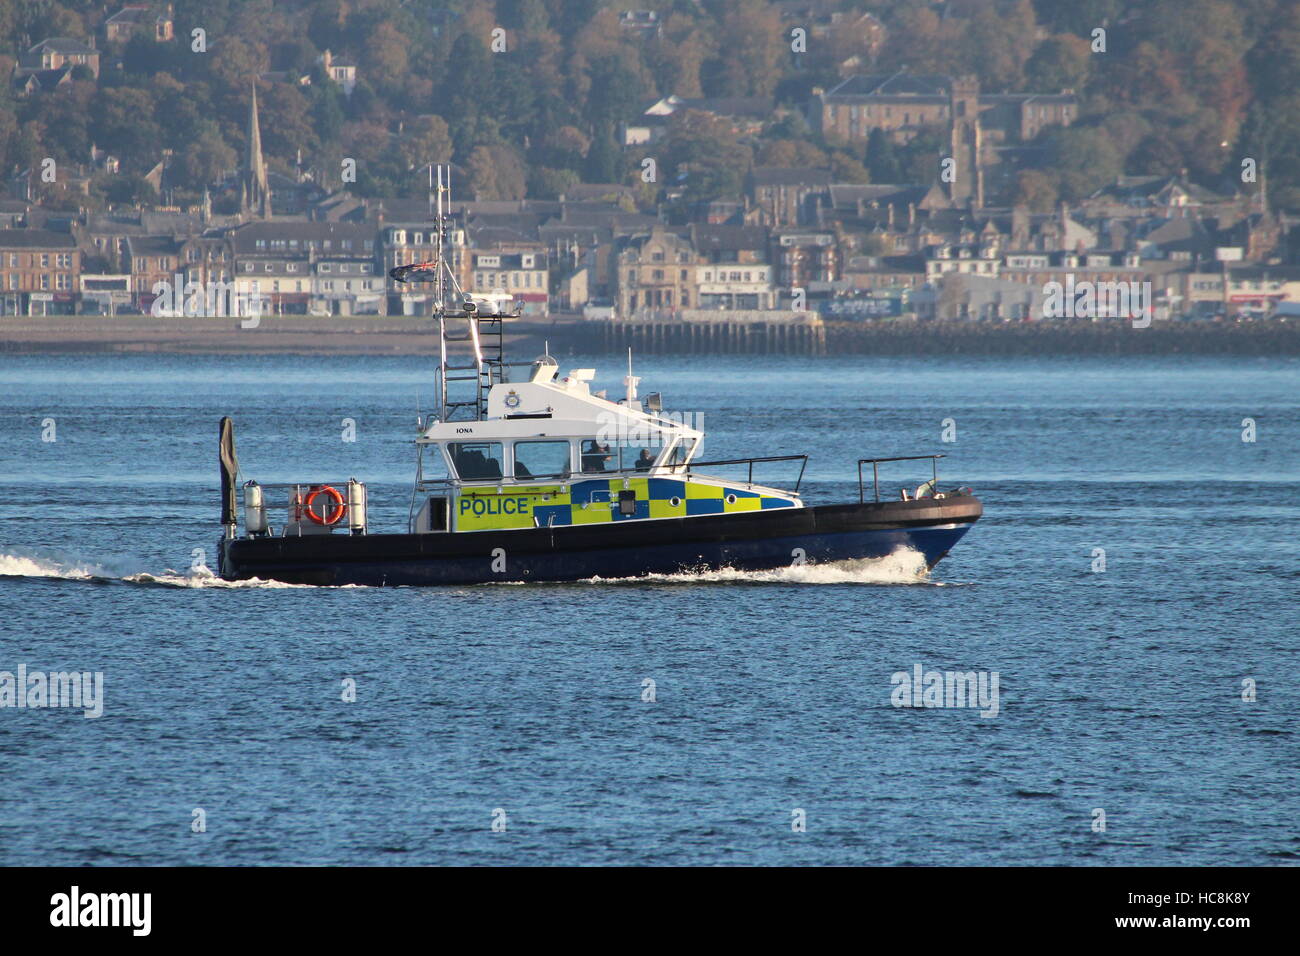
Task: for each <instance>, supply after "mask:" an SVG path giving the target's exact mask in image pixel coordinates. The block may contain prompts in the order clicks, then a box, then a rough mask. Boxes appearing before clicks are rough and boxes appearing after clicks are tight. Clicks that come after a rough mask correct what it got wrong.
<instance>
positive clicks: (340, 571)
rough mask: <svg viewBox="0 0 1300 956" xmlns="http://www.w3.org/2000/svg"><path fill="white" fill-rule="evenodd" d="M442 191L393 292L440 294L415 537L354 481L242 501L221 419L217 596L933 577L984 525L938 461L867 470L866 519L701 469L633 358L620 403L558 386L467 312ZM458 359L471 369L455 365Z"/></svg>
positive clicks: (859, 506)
mask: <svg viewBox="0 0 1300 956" xmlns="http://www.w3.org/2000/svg"><path fill="white" fill-rule="evenodd" d="M444 191H445V186H444V185H443V183H442V177H441V175H440V177H439V188H438V205H439V209H438V218H437V220H436V221H437V223H438V226H439V230H438V233H437V234H436V236H437V238H436V240H435V249H436V255H435V259H434V261H432V262H424V263H415V264H411V265H406V266H398V267H396V268H394V269H393V270H392V271H391V272H390V276H391V277H392V278H393V279H394V280H395V281H398V282H409V281H422V282H432V283H433V285H434V287H435V299H434V302H435V306H436V308H435V317H436V319H437V325H438V331H439V342H440V345H439V352H440V361H439V365H438V369H437V374H436V379H435V386H436V390H437V394H438V398H439V408H438V412H437V415H436V417H434V418H432V419H431V420H429V421H423V422H421V423H420V425H419V429H418V431H417V435H416V438H415V445H416V451H417V469H416V480H415V484H414V490H413V494H412V497H411V503H410V508H409V511H408V524H407V527H406V529H405V531H402V532H396V533H389V532H376V531H372V530H371V528H370V527H369V525H368V520H367V517H368V514H367V512H368V507H367V505H368V502H367V491H366V486H365V484H364V483H362V482H360V481H356V480H355V479H349V480H347V481H337V482H328V481H304V482H297V483H290V484H278V485H269V484H268V485H261V484H258V483H257V482H256V481H252V480H249V481H245V482H243V484H242V485H241V484H240V481H239V478H240V475H239V463H238V459H237V458H236V454H235V443H234V427H233V423H232V421H231V419H229V418H223V419H222V420H221V424H220V430H219V461H220V473H221V488H222V507H221V521H222V526H223V529H224V530H223V536H222V539H221V541H220V544H219V547H218V553H219V569H220V574H221V576H222V577H223V578H226V579H228V580H239V579H250V578H259V579H265V580H275V581H282V582H287V583H292V584H310V585H348V584H353V585H374V586H401V585H436V584H451V585H463V584H476V583H485V582H494V581H511V582H531V581H536V582H545V581H574V580H584V579H591V578H621V577H638V576H644V575H651V574H679V573H690V572H696V571H705V570H718V569H724V568H731V569H736V570H771V569H776V568H783V567H788V566H792V565H803V564H817V563H824V562H836V561H845V560H854V559H862V558H883V557H886V556H888V555H890V554H892V553H894V552H896V551H898V550H900V549H913V550H915V551H918V552H920V553H921V554H922V555H924V558H925V563H926V565H927V566H928V567H933V566H934V565H935V564H936V563H937V562H938V561H939V560H940V559H941V558H943V557H944V556H945V555H947V554H948V552H949V550H950V549H951V548H952V547H953V545H954V544H956V543H957V541H958V540H960V539H961V537H962V536H963V535H964V534H965V533H966V532H967V531H968V530H969V529H970V527H971V526H972V525H973V524H974V523H975V522H976V521H977V520H978V519H979V518H980V516H981V514H982V513H983V509H982V506H981V504H980V501H979V499H977V498H976V497H974V495H973V494H972V493H971V492H970V490H969V489H966V488H948V489H941V488H940V486H939V480H938V470H937V462H938V459H939V458H942V457H943V456H942V455H922V456H905V457H889V458H863V459H859V460H858V462H857V469H858V500H857V501H856V502H850V503H846V504H824V505H823V504H819V505H808V504H805V503H804V501H803V500H802V498H801V497H800V494H799V487H800V484H801V483H802V478H803V473H804V468H805V467H806V464H807V456H806V455H781V456H773V457H767V458H744V459H728V460H721V461H703V460H700V450H701V447H702V443H703V440H704V434H703V432H702V431H700V430H698V429H697V428H694V427H692V423H691V420H690V418H689V416H680V415H673V414H671V413H668V412H665V411H664V408H663V403H662V400H661V399H660V396H659V395H658V394H648V395H647V396H646V397H645V399H644V400H643V399H642V398H640V397H639V395H638V386H639V384H640V380H639V379H638V378H637V377H636V376H635V375H633V374H632V369H631V361H630V358H629V367H628V374H627V376H626V378H625V379H624V385H625V387H626V392H625V394H624V396H623V397H622V398H621V399H617V400H612V399H610V398H607V397H606V396H605V394H604V393H601V392H593V391H592V389H591V382H592V380H593V378H594V376H595V372H594V370H592V369H573V370H570V371H569V372H568V373H567V374H564V375H561V374H560V369H559V366H558V364H557V362H556V361H555V359H554V358H553V357H551V356H550V355H543V356H541V357H539V358H537V359H536V360H534V361H532V362H525V363H509V362H506V361H505V359H504V355H503V351H504V349H503V345H502V343H503V323H505V322H506V321H508V319H509V318H510V317H511V314H512V313H511V309H510V307H509V304H508V302H507V301H506V300H504V299H503V298H500V297H485V296H476V295H466V294H465V293H463V292H462V291H461V290H460V289H459V288H458V287H456V284H455V276H454V275H453V274H452V273H451V271H450V269H448V268H446V266H445V263H444V261H443V258H442V255H441V246H442V240H443V234H444V233H445V231H446V226H447V217H446V216H445V215H444V214H443V212H442V207H443V195H444ZM448 293H450V294H451V295H453V296H454V297H455V298H454V299H453V301H456V302H458V303H459V305H458V307H457V308H456V309H454V310H449V309H447V308H446V307H445V304H444V303H445V302H446V300H447V296H448ZM457 333H459V334H457ZM457 342H460V343H462V344H463V345H464V346H465V348H464V349H462V350H461V351H463V352H465V353H467V354H466V355H465V357H464V358H458V357H457V356H456V355H454V354H453V352H455V351H457V349H456V343H457ZM900 461H925V462H928V463H929V465H930V468H929V472H930V476H931V477H930V478H929V479H928V480H926V481H924V482H923V483H922V484H921V485H920V486H919V487H917V488H916V489H915V491H911V490H909V489H903V490H901V491H900V492H899V493H898V497H897V498H893V499H887V500H882V499H881V495H880V467H881V465H884V464H887V463H891V462H900ZM772 462H787V463H789V465H788V467H790V468H791V469H792V470H793V467H794V465H795V464H796V463H797V464H798V477H797V478H796V480H795V482H794V486H793V488H792V489H788V490H787V489H782V488H777V487H771V486H768V485H764V484H759V483H756V482H755V481H754V467H755V465H764V466H766V465H767V463H772ZM868 466H870V469H871V470H870V473H869V474H870V477H869V478H868V472H867V471H866V469H867V467H868ZM716 470H722V471H727V472H737V471H739V473H741V474H743V477H739V476H738V477H722V476H719V474H718V473H717V471H716ZM241 492H242V503H241V501H240V498H241ZM241 505H242V506H241ZM281 508H283V509H284V510H283V511H281V510H280V509H281ZM241 512H242V517H243V522H242V524H243V527H242V531H241V529H240V527H239V525H240V521H239V518H240V513H241Z"/></svg>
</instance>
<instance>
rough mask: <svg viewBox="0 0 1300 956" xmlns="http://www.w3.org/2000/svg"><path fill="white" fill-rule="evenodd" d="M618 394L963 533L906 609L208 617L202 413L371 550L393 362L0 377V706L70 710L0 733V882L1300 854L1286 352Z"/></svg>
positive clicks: (255, 472) (909, 366)
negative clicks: (995, 699)
mask: <svg viewBox="0 0 1300 956" xmlns="http://www.w3.org/2000/svg"><path fill="white" fill-rule="evenodd" d="M590 365H595V366H596V367H597V368H598V369H599V371H600V374H599V375H598V378H597V382H596V385H595V387H597V388H601V387H608V388H609V389H610V391H611V393H615V394H616V393H619V392H620V390H621V379H622V375H623V374H624V369H623V368H622V367H621V365H622V361H621V360H620V359H618V358H615V357H605V358H592V357H589V356H588V357H584V356H575V357H568V358H564V359H562V361H561V368H562V369H563V370H567V369H569V368H571V367H581V366H590ZM637 374H639V375H641V376H643V377H644V378H643V383H642V393H643V394H644V393H645V392H647V391H660V392H662V393H663V395H664V399H665V405H666V407H667V408H668V409H669V410H677V411H689V412H691V413H694V414H702V415H703V426H704V428H705V429H706V430H707V431H708V433H709V439H708V441H707V442H706V445H705V448H704V450H703V454H704V456H705V457H706V458H731V457H737V456H742V455H781V454H793V453H801V452H808V453H810V454H811V455H812V459H811V462H810V464H809V467H808V472H807V474H806V476H805V478H804V486H803V491H804V492H805V498H806V500H807V501H808V502H810V503H829V502H835V501H847V500H856V497H857V493H858V492H857V478H856V471H855V465H854V462H855V460H856V459H858V458H860V457H865V456H889V455H908V454H926V453H931V452H935V453H943V454H946V455H947V456H948V457H947V458H946V459H944V460H943V461H942V462H941V471H940V476H941V479H942V483H943V484H945V485H948V484H951V485H957V484H960V485H968V486H970V487H972V488H973V489H974V490H975V493H976V494H977V495H979V496H980V497H981V498H982V499H983V501H984V506H985V517H984V518H983V520H982V521H980V522H979V523H978V524H977V525H976V526H975V528H974V529H973V530H972V531H971V532H970V533H969V534H968V535H967V536H966V538H965V539H964V540H963V541H961V543H960V544H959V545H958V546H957V547H956V548H955V549H954V551H953V553H952V555H951V556H950V557H949V558H948V559H947V560H945V561H944V562H943V563H941V564H940V565H939V566H938V567H937V568H936V569H935V570H934V571H933V572H931V573H930V574H929V576H928V577H927V576H926V575H925V574H924V573H921V572H919V571H918V569H917V568H916V567H915V565H914V564H910V563H909V562H908V561H907V560H905V559H906V555H902V556H898V558H897V559H888V560H886V561H882V562H876V563H864V564H853V565H842V566H841V565H831V566H822V567H818V566H813V567H803V568H792V569H790V570H788V571H782V572H770V573H755V574H744V573H735V572H719V573H714V574H704V575H682V576H679V577H661V578H655V579H650V580H641V581H623V582H619V581H603V580H593V581H587V582H581V583H577V584H568V585H545V584H527V585H504V584H498V585H485V586H480V587H466V588H454V589H424V590H421V589H369V588H341V589H329V588H312V587H289V586H283V585H274V584H259V583H256V582H254V583H248V582H245V583H243V584H241V585H239V586H234V585H228V584H225V583H224V582H221V581H220V580H218V579H216V578H214V577H213V575H212V573H211V572H210V571H208V570H207V568H208V567H209V566H211V567H215V564H216V561H215V552H214V545H215V542H216V541H217V538H218V535H219V527H218V507H219V500H218V492H217V460H216V438H217V421H218V419H219V417H220V416H221V415H223V414H230V415H232V416H233V417H234V419H235V422H236V438H237V445H238V452H239V457H240V463H241V466H242V470H243V474H244V476H245V477H253V478H256V479H258V480H259V481H262V482H273V481H289V480H308V481H309V480H313V479H329V480H335V479H339V478H346V477H348V476H353V475H355V476H356V477H357V478H359V479H362V480H365V481H367V482H369V483H370V500H371V527H372V529H373V530H395V531H396V530H405V523H406V516H407V511H408V506H409V503H410V482H411V479H412V476H413V470H414V450H413V446H412V444H411V439H412V438H413V436H414V433H415V419H416V414H417V408H418V409H422V410H423V411H425V412H427V411H428V410H429V406H430V404H431V398H430V396H431V394H432V388H431V377H432V376H431V364H430V362H429V361H427V360H425V359H419V358H384V357H306V356H296V357H255V356H198V357H194V356H167V355H140V354H131V355H97V356H84V355H83V356H76V355H68V356H30V357H23V356H12V355H6V356H0V672H6V671H7V672H15V673H16V671H17V669H18V667H19V666H20V665H23V666H25V667H26V668H27V669H28V671H29V672H31V671H43V672H53V671H79V672H83V671H84V672H87V673H95V672H97V673H101V674H102V675H103V684H102V686H103V699H102V716H100V717H98V718H87V717H85V716H83V711H81V710H76V709H73V708H53V707H45V708H40V707H26V708H18V707H3V708H0V768H2V770H3V786H2V787H0V864H40V865H59V864H101V865H114V864H145V865H151V864H225V865H258V864H347V865H359V864H381V865H384V864H394V865H403V864H422V865H423V864H706V865H710V864H761V865H767V864H938V865H945V864H993V865H1001V864H1048V865H1055V864H1065V865H1103V866H1112V865H1161V864H1170V865H1205V864H1209V865H1240V864H1265V865H1270V864H1272V865H1294V864H1296V863H1297V861H1300V724H1298V723H1297V716H1296V715H1297V705H1298V704H1300V695H1298V693H1297V689H1298V684H1300V649H1298V648H1300V633H1298V629H1297V621H1298V620H1300V615H1298V614H1297V608H1298V607H1300V600H1298V598H1300V593H1298V592H1300V544H1298V543H1297V531H1298V529H1300V521H1298V519H1300V362H1297V361H1296V360H1295V359H1281V358H1279V359H1230V358H1225V359H1222V360H1220V359H1215V358H1187V357H1169V358H1163V359H1151V358H1141V359H1128V358H1112V359H1100V358H1090V359H1070V358H1037V359H1034V358H1020V359H910V360H900V359H892V358H891V359H872V358H862V357H851V358H850V357H846V358H842V359H838V358H830V359H822V360H816V359H804V358H778V357H770V358H769V357H764V358H757V357H726V358H705V357H698V358H692V359H685V360H675V359H674V360H670V359H667V358H645V359H641V360H639V361H638V363H637ZM344 419H352V420H353V421H354V422H355V429H356V441H355V442H347V441H344V440H342V436H343V429H344V422H343V420H344ZM1247 419H1249V420H1250V422H1247V421H1246V420H1247ZM945 420H951V422H950V423H947V430H948V435H947V437H949V438H955V439H956V440H955V441H944V440H943V438H944V437H945V436H944V431H945ZM1251 423H1253V429H1254V434H1253V436H1252V435H1251V434H1250V428H1251ZM51 427H52V429H53V430H52V431H51ZM1243 435H1245V437H1253V438H1254V440H1253V441H1244V440H1243ZM50 437H53V438H54V439H55V440H52V441H51V440H43V439H45V438H50ZM770 467H771V468H772V470H771V471H770V472H768V473H762V472H760V474H758V475H756V477H758V478H761V479H763V480H765V481H769V482H770V483H773V484H781V483H783V482H784V481H785V480H786V479H788V480H791V481H792V480H793V478H794V474H793V472H792V471H790V470H788V469H787V470H786V471H784V472H783V471H781V467H783V466H770ZM925 477H928V466H915V467H914V466H910V465H898V466H894V469H893V470H887V471H886V472H884V474H883V476H882V484H883V485H884V486H885V488H886V490H887V493H888V494H890V495H896V494H897V490H898V488H900V487H903V486H905V485H906V486H908V487H914V486H915V485H916V484H917V483H919V481H920V480H921V479H923V478H925ZM1099 559H1104V565H1102V564H1100V563H1099ZM1103 567H1104V569H1103ZM917 665H920V667H921V668H922V669H923V670H924V671H927V672H928V671H930V670H936V671H940V672H946V671H956V672H967V671H975V672H981V673H985V674H992V673H994V672H996V674H997V675H998V678H999V687H1000V698H999V706H998V710H997V713H996V716H981V712H980V710H978V709H974V708H970V707H966V708H962V707H933V708H926V707H918V708H903V707H896V706H893V704H892V703H891V692H892V691H893V690H894V684H893V682H892V675H894V674H895V673H897V672H908V673H910V672H912V671H913V669H914V668H915V667H916V666H917ZM348 679H350V680H351V681H354V682H355V688H356V690H355V696H356V699H355V701H351V702H349V701H345V700H344V699H343V697H344V696H345V694H344V687H345V681H346V680H348ZM647 681H653V682H654V684H653V687H654V698H655V699H654V700H645V699H643V695H645V694H646V690H645V688H646V687H648V686H649V685H648V684H647V683H646V682H647ZM1252 697H1253V699H1250V698H1252ZM196 810H202V813H201V814H196ZM1098 811H1101V814H1102V815H1099V814H1098ZM200 819H201V820H202V824H203V825H202V826H201V827H200V826H199V825H198V822H197V821H199V820H200ZM494 821H495V822H496V823H497V828H496V829H494V827H493V823H494ZM800 821H803V823H804V826H803V829H802V832H801V831H800V828H799V827H798V826H797V824H798V823H799V822H800ZM1099 823H1104V827H1103V826H1100V825H1099ZM196 829H199V830H201V832H195V831H196Z"/></svg>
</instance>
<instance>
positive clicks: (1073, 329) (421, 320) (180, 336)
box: [0, 316, 1300, 358]
mask: <svg viewBox="0 0 1300 956" xmlns="http://www.w3.org/2000/svg"><path fill="white" fill-rule="evenodd" d="M239 321H240V320H239V319H237V318H166V319H156V318H152V317H149V316H119V317H115V318H108V317H103V316H48V317H40V316H3V317H0V353H2V354H8V355H59V354H97V353H161V354H181V355H185V354H191V355H203V354H208V355H270V354H333V355H433V354H435V353H436V351H437V348H438V339H437V335H436V334H435V333H434V330H433V321H432V319H431V318H430V317H428V316H333V317H317V316H273V317H270V316H269V317H266V318H264V319H263V320H262V322H261V324H260V325H259V326H258V327H257V328H252V329H245V328H241V327H240V324H239ZM509 328H510V329H511V332H510V333H508V334H507V336H506V347H507V351H508V352H509V353H511V354H514V355H516V356H520V355H531V354H533V353H535V352H536V353H540V352H541V351H542V349H543V347H544V343H549V345H550V347H551V348H552V349H560V350H565V351H573V352H577V353H580V354H582V353H585V354H600V353H609V354H617V353H621V352H623V351H624V350H625V349H626V348H627V346H629V345H632V346H634V347H635V348H636V350H637V351H639V352H642V353H644V354H703V355H709V354H721V351H720V350H716V349H708V348H698V347H683V346H681V345H678V346H676V347H670V346H667V345H666V344H665V343H662V342H661V343H653V342H645V341H640V340H638V341H635V342H634V341H633V340H632V337H631V336H630V335H629V336H627V337H626V338H627V340H626V341H621V338H623V336H620V335H619V334H618V333H619V330H617V329H616V331H615V334H614V335H613V336H612V341H606V339H605V337H604V336H603V335H602V334H601V333H600V331H599V330H598V328H597V325H596V323H587V322H585V321H583V320H580V319H572V318H560V319H554V320H535V319H533V320H529V319H522V320H518V321H516V322H513V323H511V325H510V326H509ZM726 351H727V352H733V351H735V350H732V349H727V350H726ZM740 351H746V352H750V354H759V353H763V352H765V351H766V350H764V349H761V348H759V349H755V350H753V351H750V350H740ZM776 354H780V352H779V351H778V352H777V353H776ZM791 354H794V353H791ZM825 354H827V355H846V354H848V355H891V356H894V355H896V356H906V355H990V356H997V355H1003V356H1014V355H1224V354H1228V355H1239V356H1252V355H1253V356H1260V355H1270V356H1276V355H1283V356H1289V355H1300V322H1286V321H1255V322H1170V323H1160V324H1157V325H1153V326H1152V327H1150V328H1146V329H1134V328H1131V327H1129V326H1128V325H1121V324H1111V323H1095V322H1087V321H1059V320H1058V321H1053V322H1052V323H1050V324H1048V323H1039V322H1035V323H1008V324H1002V323H998V324H993V323H980V322H933V321H931V322H909V321H902V320H893V321H888V322H873V323H846V322H828V323H826V324H825ZM810 357H814V358H815V356H810Z"/></svg>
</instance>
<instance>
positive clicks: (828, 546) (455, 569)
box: [220, 496, 982, 587]
mask: <svg viewBox="0 0 1300 956" xmlns="http://www.w3.org/2000/svg"><path fill="white" fill-rule="evenodd" d="M981 513H982V508H981V505H980V502H979V500H978V499H976V498H974V497H970V496H958V497H951V498H947V499H923V500H921V501H907V502H879V503H875V502H873V503H871V504H861V505H830V506H823V507H812V508H793V509H782V510H779V511H765V512H752V513H747V514H739V515H726V516H701V517H692V518H670V519H657V520H651V521H645V522H620V523H618V524H616V525H588V526H577V527H573V526H566V527H557V528H534V529H526V530H522V531H502V532H466V533H451V534H447V533H443V534H418V535H416V534H389V535H384V534H379V535H363V536H342V535H310V536H303V537H297V536H291V537H281V538H243V539H230V540H225V541H223V542H222V543H221V549H220V555H221V574H222V577H225V578H227V579H230V580H236V579H246V578H254V577H256V578H262V579H268V580H276V581H283V582H286V583H290V584H314V585H344V584H361V585H371V586H379V587H384V586H388V587H394V586H412V585H413V586H421V585H438V584H478V583H485V582H491V581H576V580H583V579H586V578H592V577H604V578H618V577H638V576H642V575H647V574H674V573H680V572H683V571H693V570H717V569H720V568H734V569H736V570H744V571H765V570H771V569H774V568H782V567H789V566H790V565H792V564H798V563H812V564H816V563H824V562H827V561H843V560H850V559H859V558H882V557H886V556H888V555H890V554H892V553H893V552H894V551H896V550H898V549H899V548H912V549H914V550H916V551H919V552H920V553H922V554H923V555H924V556H925V561H926V564H927V566H929V567H933V566H934V565H935V564H936V563H937V562H938V561H939V560H940V559H942V558H943V557H944V556H945V555H946V554H947V553H948V551H949V550H950V549H951V548H952V547H953V545H955V544H956V543H957V541H958V540H960V539H961V537H962V535H964V534H965V533H966V532H967V531H968V530H969V529H970V527H971V525H972V524H974V523H975V521H977V520H978V519H979V517H980V515H981Z"/></svg>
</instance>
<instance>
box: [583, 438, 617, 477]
mask: <svg viewBox="0 0 1300 956" xmlns="http://www.w3.org/2000/svg"><path fill="white" fill-rule="evenodd" d="M611 457H612V456H611V455H610V454H609V446H608V445H601V443H600V442H598V441H597V440H596V439H594V438H590V439H588V440H587V441H584V442H583V443H582V470H583V471H585V472H591V471H604V470H605V462H607V461H609V459H610V458H611Z"/></svg>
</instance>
